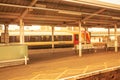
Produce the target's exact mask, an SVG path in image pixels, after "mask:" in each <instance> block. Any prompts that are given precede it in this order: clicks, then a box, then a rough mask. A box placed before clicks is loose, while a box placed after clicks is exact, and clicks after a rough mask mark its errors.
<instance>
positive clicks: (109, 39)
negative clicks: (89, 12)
mask: <svg viewBox="0 0 120 80" xmlns="http://www.w3.org/2000/svg"><path fill="white" fill-rule="evenodd" d="M107 41H108V42H109V41H110V27H108V40H107Z"/></svg>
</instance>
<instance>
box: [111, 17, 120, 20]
mask: <svg viewBox="0 0 120 80" xmlns="http://www.w3.org/2000/svg"><path fill="white" fill-rule="evenodd" d="M112 19H117V20H120V17H112Z"/></svg>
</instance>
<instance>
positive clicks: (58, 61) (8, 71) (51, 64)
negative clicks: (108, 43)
mask: <svg viewBox="0 0 120 80" xmlns="http://www.w3.org/2000/svg"><path fill="white" fill-rule="evenodd" d="M47 51H48V53H45V52H47ZM29 58H30V60H29V62H28V65H20V66H13V67H6V68H0V80H58V79H61V78H66V77H70V76H74V75H78V74H83V73H88V72H91V71H95V70H100V69H105V68H109V67H114V66H119V65H120V52H118V53H114V52H110V51H109V52H99V53H97V52H96V53H84V54H83V56H82V57H79V56H78V55H77V54H75V53H74V51H73V50H72V49H69V50H66V49H62V50H59V51H58V52H54V51H51V50H47V49H46V50H42V51H41V50H30V51H29Z"/></svg>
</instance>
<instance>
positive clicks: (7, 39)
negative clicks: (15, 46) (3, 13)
mask: <svg viewBox="0 0 120 80" xmlns="http://www.w3.org/2000/svg"><path fill="white" fill-rule="evenodd" d="M4 34H5V35H4V42H5V43H6V44H7V43H9V34H8V24H5V30H4Z"/></svg>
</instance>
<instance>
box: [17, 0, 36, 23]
mask: <svg viewBox="0 0 120 80" xmlns="http://www.w3.org/2000/svg"><path fill="white" fill-rule="evenodd" d="M36 2H37V0H32V2H31V3H30V5H29V6H33V5H34V4H35V3H36ZM28 11H29V8H27V9H25V10H24V12H23V13H22V14H21V16H20V17H19V18H17V19H16V20H15V22H16V21H17V20H19V19H20V18H24V16H25V15H26V14H27V13H28Z"/></svg>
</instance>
